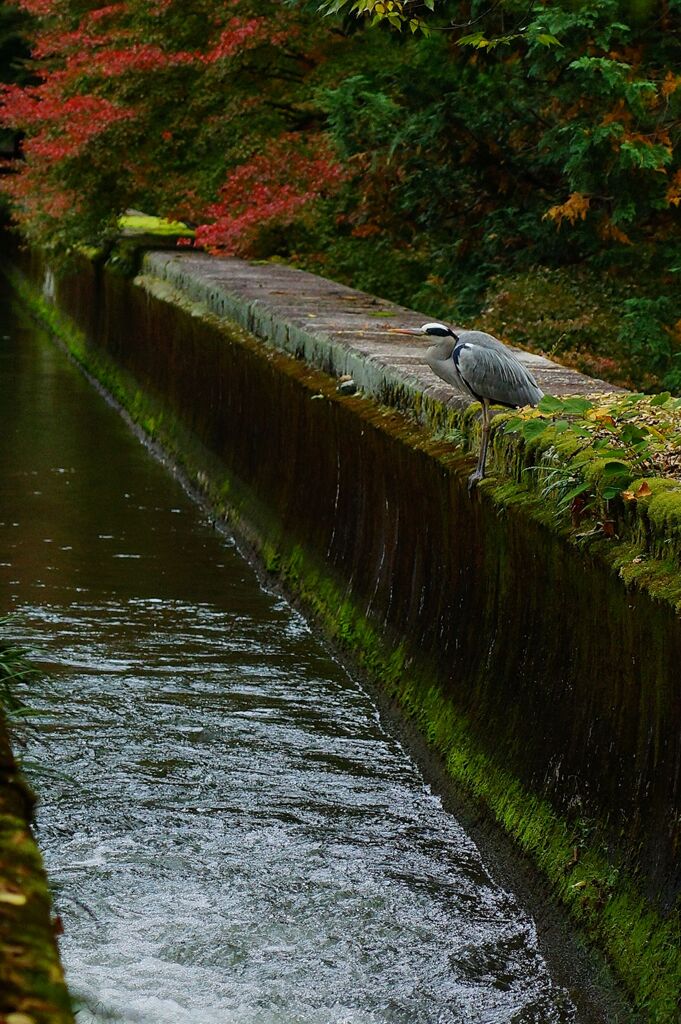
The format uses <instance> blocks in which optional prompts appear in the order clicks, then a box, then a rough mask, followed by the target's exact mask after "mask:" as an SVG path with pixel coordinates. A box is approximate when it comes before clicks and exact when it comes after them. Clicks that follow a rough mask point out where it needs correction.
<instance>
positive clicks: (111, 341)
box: [34, 253, 681, 1022]
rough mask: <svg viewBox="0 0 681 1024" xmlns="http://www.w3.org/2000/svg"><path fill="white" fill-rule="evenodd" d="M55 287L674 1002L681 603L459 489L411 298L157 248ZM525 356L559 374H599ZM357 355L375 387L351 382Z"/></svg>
mask: <svg viewBox="0 0 681 1024" xmlns="http://www.w3.org/2000/svg"><path fill="white" fill-rule="evenodd" d="M42 274H43V270H42V268H41V267H37V268H35V269H34V279H35V280H36V281H39V280H41V278H42ZM50 284H51V282H50ZM49 290H50V291H52V289H51V288H50V289H49ZM56 302H57V308H58V310H60V311H62V313H66V314H67V315H68V318H69V319H68V320H65V319H64V318H63V316H62V315H61V313H57V312H55V313H54V315H53V314H51V313H50V312H49V310H47V309H46V307H45V306H43V316H44V317H46V318H47V319H48V320H49V319H50V318H52V323H53V327H54V328H55V329H56V330H57V331H58V333H60V335H61V337H62V338H63V339H65V340H66V341H67V343H68V344H69V347H70V348H71V351H72V352H73V354H74V355H75V356H76V358H77V359H79V361H80V362H81V363H82V364H83V365H84V366H85V367H86V368H87V369H88V370H89V371H90V372H91V373H93V374H94V375H95V376H96V377H98V378H99V380H100V381H102V383H103V384H104V385H105V387H107V388H108V389H109V390H110V391H111V392H112V393H113V394H114V395H115V396H116V397H117V398H118V399H119V400H120V401H121V402H122V404H123V405H125V407H126V408H127V409H128V411H129V412H130V414H131V415H132V417H133V418H134V419H135V420H136V421H137V422H138V423H140V424H141V425H142V426H143V428H144V429H145V430H146V431H147V433H148V434H150V435H151V436H152V437H154V438H157V439H158V440H160V441H161V443H162V444H163V445H164V446H165V447H166V449H167V450H169V451H170V452H171V453H172V454H173V456H174V457H175V458H176V460H177V461H178V462H179V463H180V464H181V465H182V466H183V468H184V469H185V470H186V472H187V473H188V474H189V476H190V477H191V478H192V479H193V480H194V481H195V482H196V483H198V484H199V485H200V486H201V487H202V489H203V490H204V491H205V493H206V494H207V496H208V498H209V500H210V501H211V502H212V504H213V505H214V507H216V508H217V510H218V511H219V512H221V513H224V514H225V515H226V516H228V518H229V519H230V520H231V522H232V523H233V524H234V525H235V527H236V529H237V530H238V531H239V532H240V533H241V535H242V536H243V537H245V538H247V540H248V541H249V542H250V543H251V544H252V545H253V547H254V548H255V549H256V550H257V551H258V552H259V554H260V556H261V558H262V559H263V561H264V563H265V564H266V566H267V568H268V569H269V571H271V572H273V573H277V574H278V575H279V576H280V578H281V579H282V580H283V581H284V583H285V584H286V585H287V586H288V587H289V589H290V590H292V591H293V592H294V593H296V594H297V595H298V596H299V597H300V598H301V600H302V601H303V602H304V604H305V606H306V607H307V609H308V610H310V611H312V613H313V614H315V615H316V616H317V618H318V621H320V622H321V623H322V625H323V626H324V627H325V628H326V629H327V631H328V632H329V634H330V635H332V636H333V637H334V638H335V639H336V640H337V641H338V642H339V643H340V644H342V645H345V647H346V649H347V650H348V651H349V652H350V653H351V654H353V655H354V656H355V657H356V658H357V659H358V660H359V661H360V662H361V663H362V665H363V666H364V668H365V669H366V671H367V672H368V673H370V674H371V675H372V676H373V677H374V678H375V679H376V680H378V681H379V682H380V683H381V685H382V686H383V687H384V688H385V689H386V691H387V692H388V693H389V694H390V695H391V696H393V697H394V698H395V699H396V700H397V701H398V702H399V703H400V704H401V706H402V707H403V708H404V709H406V710H407V712H409V713H410V714H412V715H413V716H414V718H415V720H416V721H417V723H418V724H419V726H420V728H421V729H422V730H423V731H424V732H425V733H426V735H427V736H428V738H429V739H430V741H431V742H432V743H433V745H434V747H435V748H436V749H437V750H439V751H440V752H441V753H442V755H443V757H444V758H445V761H446V763H447V767H448V769H449V771H450V772H451V773H452V774H453V775H454V776H455V777H456V778H457V779H459V780H460V781H461V782H462V783H463V784H464V785H466V786H467V787H468V788H469V790H470V791H472V792H473V793H475V794H476V795H477V796H478V797H479V798H480V799H481V800H482V801H483V802H484V803H485V804H486V805H487V806H488V808H489V809H490V810H491V812H492V813H493V814H494V815H495V816H496V818H497V820H498V821H499V822H500V823H501V824H502V825H503V826H504V828H506V829H507V830H508V832H509V833H510V834H511V835H513V836H514V837H515V838H516V840H517V841H518V843H519V845H520V846H521V847H522V848H523V849H525V850H527V851H528V852H529V853H530V854H531V855H532V857H533V858H534V860H535V863H536V864H537V865H538V866H539V867H540V868H541V870H542V871H544V872H545V874H546V876H547V877H548V878H550V879H551V881H552V883H553V885H554V887H555V889H556V890H557V891H558V892H559V894H560V895H561V897H562V898H563V899H564V900H565V901H566V903H568V905H570V906H571V908H572V910H573V911H574V913H575V914H576V916H577V917H578V918H579V920H581V921H582V923H584V924H585V925H586V926H587V927H588V928H589V929H590V930H591V931H592V933H593V934H594V935H596V936H597V937H598V939H599V941H601V943H602V944H603V946H604V948H605V949H606V950H607V951H608V953H609V955H610V956H611V958H612V960H613V962H614V963H615V965H616V967H617V970H618V971H619V974H620V977H622V979H623V980H624V981H625V983H626V985H627V987H628V988H629V990H630V992H631V993H632V994H633V996H634V999H635V1001H636V1004H637V1006H638V1008H639V1010H640V1012H641V1013H642V1014H644V1013H645V1014H648V1015H649V1016H650V1019H652V1020H656V1021H660V1022H662V1021H672V1020H674V1019H676V1014H677V1012H678V1007H677V998H678V993H679V990H680V988H681V949H680V948H679V943H678V937H679V933H678V909H679V903H678V901H679V890H680V888H681V869H680V864H679V858H678V854H679V846H680V840H681V801H680V796H679V785H680V775H681V686H680V683H679V678H680V675H679V672H678V666H679V664H681V621H680V620H679V617H678V615H677V614H676V612H675V610H674V608H673V607H672V606H671V605H666V604H664V603H662V602H657V601H653V600H652V599H651V598H650V596H649V595H648V594H646V593H645V592H643V591H640V592H634V591H632V590H630V589H628V588H627V586H626V585H625V584H624V582H623V581H622V579H621V578H619V577H618V576H617V575H616V574H615V573H614V572H613V571H612V568H611V566H610V564H609V563H608V560H607V559H602V558H599V557H592V556H591V555H589V554H585V553H583V552H581V551H580V550H579V549H576V548H575V547H574V546H571V545H569V544H567V543H566V542H565V539H564V538H563V537H562V536H561V535H560V534H559V533H558V532H556V531H554V530H552V529H551V527H550V526H549V525H547V524H546V522H544V521H542V518H541V516H540V515H537V514H535V512H536V509H534V507H533V506H532V505H531V504H529V505H528V504H526V503H523V502H521V501H519V500H518V488H517V486H516V487H514V489H512V492H508V493H506V492H505V491H504V486H505V481H503V480H502V481H499V482H498V485H495V484H491V485H490V487H489V488H487V489H485V491H483V493H481V494H480V495H478V496H476V497H475V498H473V499H471V498H470V497H469V495H468V493H467V489H466V475H467V473H468V472H469V471H470V458H469V457H467V456H466V455H465V454H464V453H463V452H462V451H461V450H460V449H457V448H456V447H455V446H454V445H453V444H452V442H451V441H449V440H446V439H442V437H438V436H437V435H436V434H434V433H433V429H432V428H433V427H438V426H441V425H442V423H443V422H445V421H446V415H447V410H448V409H449V408H453V407H455V408H459V407H460V401H461V400H460V399H459V398H458V397H456V396H455V395H454V394H453V393H452V392H451V391H450V390H449V389H446V388H445V386H444V385H441V384H439V383H434V382H433V379H432V377H431V376H429V371H428V370H427V367H425V365H424V363H423V348H422V346H421V347H419V345H418V344H416V345H415V346H410V347H409V348H405V346H404V339H403V337H402V336H399V335H392V336H391V331H390V328H389V327H388V326H386V324H399V326H404V325H405V324H414V323H419V322H421V317H419V316H418V314H415V313H413V312H411V311H406V310H401V309H399V308H398V307H395V306H391V305H390V304H388V303H382V302H380V301H379V300H376V299H373V298H371V297H370V296H364V295H361V294H360V293H357V292H352V291H351V290H350V289H346V288H342V287H340V286H338V285H335V284H333V283H332V282H327V281H323V280H322V279H319V278H316V277H313V276H311V275H307V274H302V273H298V272H296V271H291V270H289V269H287V268H279V267H275V268H272V267H269V266H267V267H259V266H253V265H248V264H244V263H242V262H240V261H234V260H226V261H214V260H211V259H209V258H207V257H197V256H193V255H192V256H187V257H185V256H178V255H168V254H164V253H152V254H150V255H148V256H147V257H146V259H145V262H144V273H143V275H142V276H141V277H140V278H138V279H137V280H136V281H135V282H134V283H131V282H129V281H127V280H125V279H123V278H121V277H117V276H116V275H113V274H111V273H108V272H102V271H101V270H98V269H97V268H95V267H94V266H90V265H84V266H83V269H82V272H81V273H80V274H78V275H74V276H72V277H70V278H67V279H65V280H63V281H61V282H58V283H57V286H56ZM74 325H77V329H74ZM239 325H240V326H239ZM240 328H247V329H248V331H249V333H248V334H247V333H245V332H244V331H243V330H242V329H240ZM254 334H257V336H258V337H259V338H260V339H262V340H263V341H265V342H266V344H265V345H263V344H262V343H261V342H259V341H257V340H255V338H254ZM523 358H526V359H527V360H528V362H530V363H531V364H532V367H533V369H534V370H535V372H536V373H537V375H538V377H539V379H540V382H541V383H542V386H543V387H544V388H545V389H546V390H547V391H551V392H553V393H559V392H561V391H562V392H570V393H574V392H581V393H585V392H589V391H598V390H604V389H605V386H604V385H603V384H602V383H601V382H593V381H590V380H589V379H588V378H582V377H580V375H578V374H574V373H571V372H570V371H568V370H565V369H564V368H561V367H556V366H554V365H553V364H551V363H549V362H548V361H547V360H541V359H538V357H536V356H529V355H528V356H523ZM345 372H350V373H351V374H352V375H353V377H354V379H355V380H356V381H357V383H358V384H359V385H360V386H361V387H362V389H363V390H364V394H363V395H360V396H359V397H357V396H348V397H344V396H342V395H340V394H339V393H338V391H337V389H336V380H335V378H336V376H337V375H338V374H340V373H345ZM443 410H444V412H443ZM405 413H409V414H410V416H407V415H404V414H405ZM103 458H105V453H103ZM641 1019H644V1017H642V1018H641Z"/></svg>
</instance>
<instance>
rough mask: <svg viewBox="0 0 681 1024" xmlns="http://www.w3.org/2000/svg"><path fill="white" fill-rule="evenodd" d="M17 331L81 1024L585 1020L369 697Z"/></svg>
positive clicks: (1, 522)
mask: <svg viewBox="0 0 681 1024" xmlns="http://www.w3.org/2000/svg"><path fill="white" fill-rule="evenodd" d="M0 334H5V335H8V336H9V337H5V338H4V340H3V341H2V342H1V344H0V404H1V407H2V408H3V417H4V430H3V433H2V436H1V437H0V458H1V459H2V467H3V481H4V486H3V490H2V498H1V500H0V563H1V564H0V579H1V580H2V586H3V593H5V594H6V595H8V596H9V602H10V604H11V605H12V606H13V607H15V608H17V609H20V610H21V611H22V613H23V615H24V616H25V618H24V625H23V627H22V628H23V630H24V634H25V635H24V639H26V640H27V641H28V642H29V643H30V644H31V646H32V647H33V648H36V647H37V648H39V650H40V652H41V657H42V658H43V660H44V661H45V662H46V663H47V664H48V665H49V667H50V669H51V676H50V680H49V682H48V684H47V685H46V686H45V689H44V692H43V694H42V695H41V698H40V700H39V704H40V706H41V708H42V709H43V710H45V711H46V712H48V716H47V718H46V719H45V720H44V723H43V724H42V725H41V728H40V734H39V736H38V737H36V739H35V740H34V741H33V743H32V750H31V751H30V756H31V757H32V758H34V759H36V760H43V761H44V762H45V763H46V764H48V765H50V766H52V767H54V768H56V769H58V771H59V772H60V773H62V774H61V775H60V776H59V777H58V778H46V779H44V780H43V781H41V782H40V790H41V794H42V802H41V807H40V816H39V826H40V841H41V845H42V848H43V850H44V852H45V856H46V859H47V864H48V869H49V872H50V874H51V877H52V879H53V880H54V881H55V883H56V885H57V888H58V902H59V905H60V909H61V911H62V913H63V916H64V919H65V929H66V933H65V936H64V939H63V945H62V948H63V953H64V958H65V962H66V967H67V973H68V978H69V981H70V984H71V986H72V987H73V989H74V990H75V991H76V992H78V993H80V994H81V996H82V998H83V1001H84V1008H83V1009H82V1011H81V1014H80V1016H79V1020H82V1021H90V1020H105V1019H109V1018H113V1019H122V1020H125V1021H130V1022H135V1021H144V1022H166V1021H167V1022H171V1021H172V1022H173V1024H183V1022H193V1024H194V1022H195V1024H199V1022H200V1024H212V1022H215V1024H218V1022H219V1024H226V1022H239V1024H308V1022H309V1024H379V1022H381V1024H383V1022H385V1024H388V1022H390V1024H407V1022H408V1024H420V1022H423V1024H426V1022H428V1024H434V1022H439V1024H449V1022H452V1024H454V1022H467V1024H468V1022H475V1024H510V1022H514V1024H521V1022H522V1024H531V1022H536V1024H549V1022H556V1024H559V1022H560V1024H563V1022H568V1021H572V1020H574V1019H575V1017H574V1009H573V1007H572V1004H571V1003H570V1000H569V999H568V997H567V995H566V994H565V993H564V992H563V991H562V990H561V989H559V988H557V987H556V986H555V985H554V983H553V982H552V980H551V977H550V975H549V972H548V970H547V967H546V964H545V962H544V960H543V959H542V956H541V955H540V953H539V951H538V949H537V939H536V933H535V927H534V924H533V922H532V920H531V919H530V918H529V916H528V915H527V914H526V913H525V912H524V911H523V909H522V908H521V907H519V906H518V904H517V902H516V900H515V899H514V898H513V897H512V896H511V895H509V894H508V893H506V892H505V891H503V890H502V889H501V888H499V887H498V886H497V885H496V884H495V883H494V882H493V881H492V879H491V878H490V877H489V875H488V872H487V871H486V869H485V867H484V865H483V863H482V862H481V859H480V856H479V854H478V852H477V850H476V848H475V846H474V845H473V843H472V842H471V841H470V839H469V838H468V837H467V836H466V835H465V833H464V832H463V830H462V829H461V827H460V826H459V825H458V824H457V822H456V821H455V820H454V819H453V818H452V817H451V816H449V815H448V814H446V813H445V812H444V811H443V809H442V807H441V805H440V802H439V800H438V799H437V798H435V797H434V796H433V795H432V794H431V793H430V791H429V790H428V788H427V786H425V785H424V783H423V781H422V779H421V776H420V775H419V772H418V771H417V769H416V768H415V766H414V765H413V764H412V762H411V761H410V760H409V758H408V757H407V756H406V755H405V753H404V751H403V750H402V748H401V747H400V745H399V743H398V742H397V741H396V740H395V739H394V738H392V737H391V736H389V735H386V733H385V732H384V730H383V728H382V726H381V724H380V722H379V720H378V716H377V713H376V709H375V708H374V706H373V705H372V703H371V701H370V700H369V698H368V697H367V696H366V694H365V693H363V692H362V691H361V690H360V689H359V688H358V687H357V686H356V685H355V684H354V683H353V682H352V681H351V680H349V679H348V678H347V677H346V675H345V674H344V673H343V671H342V670H341V669H340V668H339V666H338V665H337V664H336V663H335V662H334V661H333V660H332V659H331V658H330V656H329V655H328V653H327V652H326V651H325V650H324V648H323V647H322V646H321V645H320V644H319V643H318V642H317V640H316V639H315V638H314V637H313V636H311V635H310V633H309V631H308V629H307V628H306V626H305V624H304V622H303V621H302V620H301V619H300V617H299V616H298V615H297V614H296V613H295V612H294V611H293V610H292V609H291V608H290V607H289V606H288V605H287V604H286V603H284V602H282V601H281V600H280V599H278V598H276V597H274V596H272V595H271V594H268V593H265V592H264V591H263V590H262V589H260V588H259V586H258V584H257V581H256V579H255V577H254V574H253V572H252V570H251V568H250V567H249V566H248V564H247V563H245V562H244V561H243V559H242V558H241V557H240V556H239V554H238V552H237V551H236V550H235V548H234V546H233V545H232V544H230V543H229V542H227V541H226V540H225V539H224V538H221V537H219V536H217V535H216V534H215V533H214V532H213V531H212V530H211V529H210V527H209V525H208V524H206V523H204V522H202V521H201V515H200V513H199V512H198V511H197V509H196V508H195V507H194V506H193V505H192V504H191V502H190V501H189V500H188V498H187V497H186V496H185V494H184V493H183V492H182V490H181V488H180V487H179V485H178V484H177V483H176V482H175V481H174V480H173V479H171V478H170V477H169V476H168V475H167V474H166V472H165V471H164V470H163V469H162V468H161V467H160V466H159V465H157V464H156V463H155V462H154V461H153V460H152V459H151V458H150V457H149V455H148V453H147V452H146V451H145V449H144V448H143V447H142V446H141V445H140V444H139V443H138V442H137V441H136V440H135V439H134V438H133V437H132V436H131V435H130V434H129V433H128V432H127V429H126V428H125V426H124V424H123V423H122V421H121V420H120V419H119V417H118V416H117V415H116V413H115V412H114V411H113V410H111V409H110V408H109V407H108V406H107V405H106V404H105V403H104V402H103V401H102V399H101V398H99V397H98V396H97V395H96V394H95V393H94V392H93V391H92V390H91V389H90V388H89V387H88V386H87V385H86V383H85V382H84V381H83V380H82V379H81V377H80V376H79V375H78V373H77V372H76V371H75V370H74V369H73V367H72V366H71V365H70V364H69V363H68V362H67V361H66V360H65V359H64V357H63V356H62V355H61V354H60V353H59V352H58V351H56V350H55V349H54V348H53V347H52V346H51V345H50V344H49V343H48V342H47V341H46V340H45V339H44V338H42V337H41V336H40V335H39V334H37V333H36V332H35V331H34V330H32V329H31V328H30V327H28V326H27V325H26V324H25V323H22V322H21V321H20V320H12V321H11V322H10V323H9V324H7V325H3V326H2V329H1V330H0Z"/></svg>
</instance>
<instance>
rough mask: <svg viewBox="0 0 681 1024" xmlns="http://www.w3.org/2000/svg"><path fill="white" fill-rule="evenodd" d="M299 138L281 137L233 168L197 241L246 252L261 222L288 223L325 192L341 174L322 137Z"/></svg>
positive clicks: (215, 248)
mask: <svg viewBox="0 0 681 1024" xmlns="http://www.w3.org/2000/svg"><path fill="white" fill-rule="evenodd" d="M297 144H298V140H297V139H296V137H295V136H292V135H283V136H281V138H279V139H278V140H277V141H276V142H274V143H273V144H272V145H270V146H268V150H267V152H266V153H260V154H258V155H257V156H255V157H253V159H251V160H249V161H247V162H246V163H243V164H241V165H240V166H239V167H237V168H235V169H234V170H233V171H232V172H231V173H230V174H229V175H228V177H227V180H226V182H225V183H224V185H223V186H222V188H221V189H220V197H219V199H218V201H217V202H216V203H213V204H212V205H211V206H209V207H208V209H207V210H206V218H207V220H208V221H209V223H207V224H203V225H200V226H199V227H198V228H197V231H196V241H197V244H200V245H204V246H205V247H206V248H207V249H208V250H210V251H212V252H226V253H245V252H247V251H248V247H249V243H250V242H251V241H252V239H253V236H254V234H255V233H257V232H258V231H259V230H260V229H261V228H262V226H263V224H268V223H273V222H275V221H276V222H279V223H286V222H287V221H290V220H291V219H292V218H293V217H294V216H295V215H296V214H297V213H299V212H300V210H301V209H302V208H303V207H304V206H306V205H307V204H309V203H311V202H312V201H313V200H314V199H317V198H319V197H320V196H322V195H324V194H328V193H329V192H330V191H332V190H333V189H335V188H337V187H338V185H339V184H340V183H341V181H342V180H343V178H344V172H343V170H342V168H341V166H340V164H339V163H338V161H337V160H335V159H334V157H333V155H332V154H331V152H330V151H329V149H328V146H327V145H326V144H325V142H324V140H323V139H322V138H320V139H317V140H312V141H310V140H307V147H306V151H305V152H303V151H300V150H296V148H295V147H296V145H297Z"/></svg>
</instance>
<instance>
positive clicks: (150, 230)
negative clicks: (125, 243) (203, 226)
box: [118, 213, 195, 238]
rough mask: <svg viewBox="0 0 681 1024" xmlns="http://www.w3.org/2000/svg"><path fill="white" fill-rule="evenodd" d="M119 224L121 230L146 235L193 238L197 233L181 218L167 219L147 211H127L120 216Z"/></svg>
mask: <svg viewBox="0 0 681 1024" xmlns="http://www.w3.org/2000/svg"><path fill="white" fill-rule="evenodd" d="M118 226H119V228H120V229H121V231H125V232H135V233H137V234H145V235H163V236H167V235H172V236H174V237H178V236H179V237H180V238H193V237H194V235H195V232H194V231H193V230H192V228H189V227H187V225H186V224H183V223H182V221H180V220H165V219H164V218H163V217H152V216H149V215H148V214H145V213H126V214H124V215H123V216H122V217H119V218H118Z"/></svg>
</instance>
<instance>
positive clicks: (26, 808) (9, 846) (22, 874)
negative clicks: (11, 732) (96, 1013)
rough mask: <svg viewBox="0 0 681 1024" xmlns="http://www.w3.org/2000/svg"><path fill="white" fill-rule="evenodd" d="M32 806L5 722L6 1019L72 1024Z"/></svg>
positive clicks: (2, 946)
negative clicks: (36, 839) (32, 822)
mask: <svg viewBox="0 0 681 1024" xmlns="http://www.w3.org/2000/svg"><path fill="white" fill-rule="evenodd" d="M32 810H33V795H32V793H31V791H30V790H29V788H28V786H27V784H26V782H25V780H24V778H23V776H22V775H21V774H20V772H19V770H18V768H17V766H16V763H15V761H14V758H13V757H12V752H11V750H10V746H9V741H8V738H7V733H6V731H5V728H4V724H3V723H2V721H0V1019H1V1020H2V1021H3V1022H5V1024H72V1022H73V1013H72V1010H71V1004H70V1000H69V996H68V993H67V990H66V985H65V983H64V975H63V972H62V967H61V963H60V960H59V954H58V951H57V944H56V939H55V931H54V927H53V924H52V920H51V906H52V901H51V898H50V892H49V888H48V884H47V879H46V877H45V871H44V869H43V864H42V858H41V856H40V853H39V851H38V848H37V846H36V843H35V840H34V838H33V835H32V834H31V828H30V821H31V817H32Z"/></svg>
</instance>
